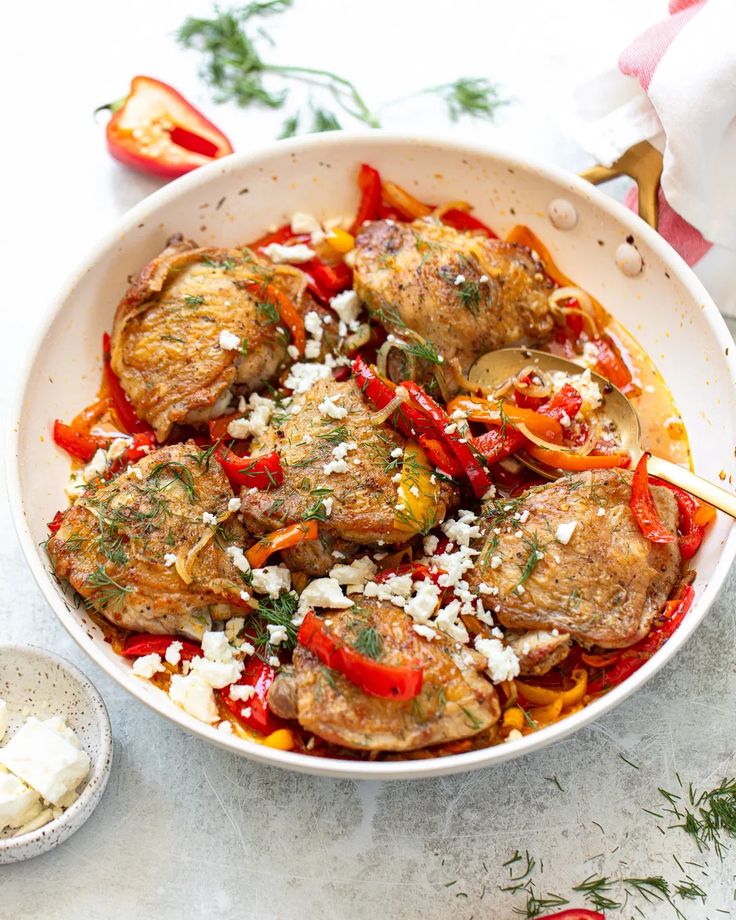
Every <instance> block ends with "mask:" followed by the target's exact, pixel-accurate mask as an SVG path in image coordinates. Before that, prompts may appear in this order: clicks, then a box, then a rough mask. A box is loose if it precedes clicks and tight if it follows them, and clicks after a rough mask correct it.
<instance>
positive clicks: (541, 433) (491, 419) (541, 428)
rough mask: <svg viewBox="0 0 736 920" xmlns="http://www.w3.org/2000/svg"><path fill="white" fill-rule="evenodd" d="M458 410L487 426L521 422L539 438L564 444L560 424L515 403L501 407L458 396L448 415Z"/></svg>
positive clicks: (471, 419)
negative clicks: (505, 422)
mask: <svg viewBox="0 0 736 920" xmlns="http://www.w3.org/2000/svg"><path fill="white" fill-rule="evenodd" d="M458 409H459V410H460V411H461V412H464V413H465V415H466V416H467V417H468V420H469V421H471V422H481V423H483V424H486V425H503V424H504V421H507V422H511V424H512V425H515V424H516V423H518V422H521V423H522V424H524V425H526V427H527V428H528V429H529V431H531V433H532V434H534V435H536V436H537V437H538V438H542V439H543V440H544V441H551V442H552V443H553V444H562V436H563V430H562V425H561V424H560V422H559V421H558V420H557V419H556V418H554V417H552V416H549V415H544V414H543V413H541V412H536V411H535V410H534V409H523V408H521V407H520V406H516V405H514V404H513V403H501V404H500V405H499V403H493V402H491V401H490V400H488V399H480V398H479V397H476V396H458V397H457V398H455V399H453V400H452V401H451V402H450V403H448V405H447V413H448V415H452V414H453V413H454V412H455V411H457V410H458Z"/></svg>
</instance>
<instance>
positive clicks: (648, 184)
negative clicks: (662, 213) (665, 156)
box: [579, 141, 662, 230]
mask: <svg viewBox="0 0 736 920" xmlns="http://www.w3.org/2000/svg"><path fill="white" fill-rule="evenodd" d="M579 176H580V178H581V179H587V180H588V182H592V183H593V185H600V183H601V182H608V180H609V179H615V178H617V177H618V176H630V177H631V178H632V179H633V180H634V181H635V182H636V185H637V189H638V192H639V217H641V218H642V220H645V221H646V222H647V223H648V224H649V226H650V227H654V229H655V230H656V229H657V222H658V220H659V206H658V196H659V180H660V179H661V177H662V154H661V153H660V152H659V150H657V148H656V147H652V145H651V144H650V143H649V141H641V142H640V143H638V144H635V145H634V146H633V147H631V148H629V150H627V151H626V152H625V153H623V154H621V156H620V157H619V158H618V159H617V160H616V162H615V163H613V164H612V165H611V166H591V168H590V169H584V170H583V171H582V172H581V173H579Z"/></svg>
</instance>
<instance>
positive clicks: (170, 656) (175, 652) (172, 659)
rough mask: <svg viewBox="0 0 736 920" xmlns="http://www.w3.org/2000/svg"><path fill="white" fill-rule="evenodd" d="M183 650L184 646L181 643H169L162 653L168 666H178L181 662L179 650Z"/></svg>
mask: <svg viewBox="0 0 736 920" xmlns="http://www.w3.org/2000/svg"><path fill="white" fill-rule="evenodd" d="M183 648H184V645H183V644H182V643H181V642H176V641H174V642H170V643H169V646H168V648H167V649H166V651H165V652H164V658H165V659H166V661H168V663H169V664H173V665H177V664H179V662H180V661H181V650H182V649H183Z"/></svg>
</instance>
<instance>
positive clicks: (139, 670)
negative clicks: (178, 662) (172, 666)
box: [133, 654, 166, 680]
mask: <svg viewBox="0 0 736 920" xmlns="http://www.w3.org/2000/svg"><path fill="white" fill-rule="evenodd" d="M165 670H166V668H165V667H164V666H163V665H162V664H161V656H160V655H156V654H152V655H141V657H140V658H136V659H135V661H134V662H133V673H134V674H135V676H136V677H143V678H145V679H146V680H149V679H150V678H151V677H153V675H154V674H158V673H159V672H160V671H165Z"/></svg>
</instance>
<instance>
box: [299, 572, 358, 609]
mask: <svg viewBox="0 0 736 920" xmlns="http://www.w3.org/2000/svg"><path fill="white" fill-rule="evenodd" d="M352 606H353V601H351V600H350V598H348V597H345V595H344V594H343V593H342V588H341V587H340V582H339V581H337V579H336V578H315V579H314V581H311V582H310V583H309V584H308V585H307V587H306V588H305V589H304V590H303V591H302V593H301V596H300V598H299V607H298V616H300V617H303V616H304V615H305V614H306V612H307V610H309V609H310V608H311V607H326V608H328V609H330V610H346V609H347V608H348V607H352Z"/></svg>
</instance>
